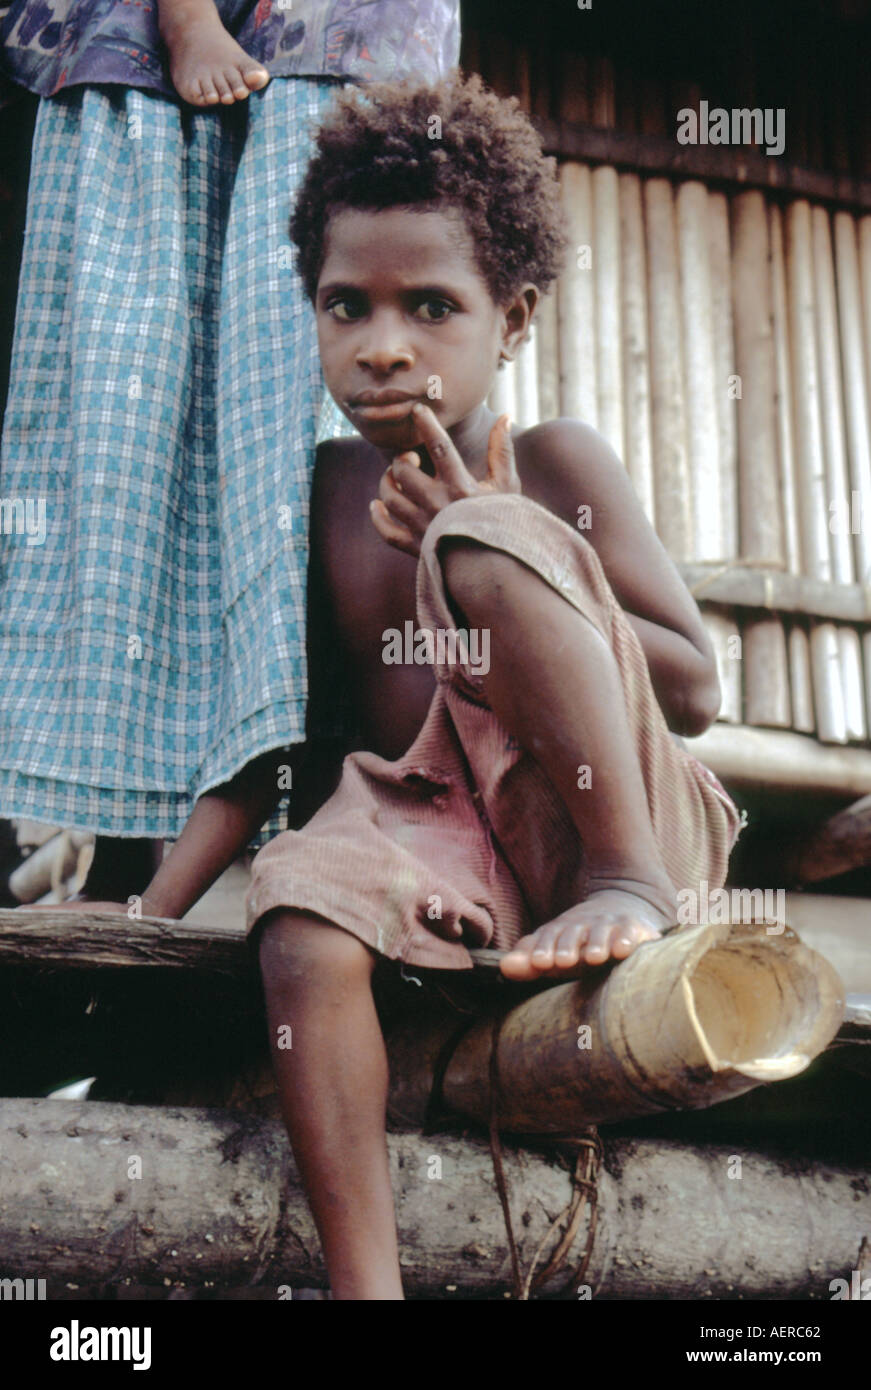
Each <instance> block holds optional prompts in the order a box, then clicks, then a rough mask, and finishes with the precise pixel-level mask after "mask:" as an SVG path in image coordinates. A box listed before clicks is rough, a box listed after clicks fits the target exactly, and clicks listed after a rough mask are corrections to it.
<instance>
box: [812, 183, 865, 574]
mask: <svg viewBox="0 0 871 1390" xmlns="http://www.w3.org/2000/svg"><path fill="white" fill-rule="evenodd" d="M811 229H812V235H813V265H814V308H815V318H816V336H817V360H818V371H819V384H820V416H821V421H822V431H823V457H824V459H825V465H826V494H827V496H826V503H827V505H826V525H827V528H828V532H829V550H830V553H831V560H832V578H833V579H834V580H835V582H836V583H838V584H851V583H852V582H853V579H854V578H855V573H854V569H853V547H852V544H851V540H850V535H849V532H848V530H847V529H846V528H845V527H843V526H838V525H832V520H833V516H834V514H835V513H834V510H833V509H834V508H840V509H842V510H843V509H845V508H846V509H847V510H849V501H850V489H849V485H848V480H847V449H846V444H845V441H844V402H843V397H842V394H841V354H840V348H839V342H838V310H837V303H836V299H835V272H834V265H833V262H832V239H831V235H830V231H829V214H828V211H827V210H826V209H825V208H821V207H815V208H814V209H813V214H812V218H811Z"/></svg>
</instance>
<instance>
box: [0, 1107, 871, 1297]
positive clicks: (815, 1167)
mask: <svg viewBox="0 0 871 1390" xmlns="http://www.w3.org/2000/svg"><path fill="white" fill-rule="evenodd" d="M0 1127H2V1133H3V1146H4V1158H5V1160H6V1162H5V1163H4V1168H3V1170H2V1174H0V1246H2V1249H3V1251H4V1261H5V1268H6V1270H14V1271H15V1272H16V1273H17V1274H20V1275H21V1276H23V1277H27V1276H28V1275H32V1276H34V1277H40V1278H47V1279H49V1280H57V1281H58V1282H59V1283H61V1284H62V1283H64V1282H75V1283H79V1284H83V1283H86V1282H88V1281H89V1280H90V1281H97V1282H101V1283H112V1282H113V1281H118V1282H119V1283H120V1282H121V1281H123V1280H129V1281H130V1282H131V1283H132V1284H142V1285H154V1284H162V1283H163V1282H164V1281H166V1280H169V1281H171V1282H173V1283H176V1282H181V1283H190V1284H192V1285H196V1286H201V1285H203V1284H204V1283H209V1284H211V1285H216V1284H217V1285H218V1286H222V1287H226V1286H228V1285H234V1284H235V1285H237V1286H241V1285H244V1286H246V1287H251V1286H252V1285H253V1286H261V1287H271V1289H272V1290H273V1292H274V1295H275V1297H276V1299H278V1298H279V1297H282V1298H286V1297H287V1296H288V1295H287V1292H286V1290H287V1288H288V1287H290V1288H292V1289H293V1288H294V1287H295V1286H297V1285H303V1286H306V1287H311V1286H312V1285H314V1284H324V1283H325V1272H324V1266H323V1260H322V1255H321V1251H320V1247H319V1242H318V1239H317V1233H316V1231H315V1227H314V1222H313V1221H312V1218H311V1215H310V1213H309V1210H308V1205H307V1203H306V1200H305V1197H304V1194H303V1191H302V1186H301V1183H300V1179H299V1176H298V1174H297V1170H296V1167H295V1164H294V1162H293V1158H292V1156H291V1152H290V1146H289V1144H288V1143H287V1140H286V1138H285V1136H284V1133H283V1131H282V1128H281V1126H280V1125H279V1124H278V1123H276V1122H275V1121H273V1120H259V1119H256V1118H255V1117H252V1116H241V1115H238V1114H234V1113H232V1112H227V1111H221V1110H205V1109H201V1108H188V1109H168V1108H166V1107H157V1106H138V1105H121V1104H109V1103H105V1102H102V1103H101V1102H96V1101H63V1100H3V1101H2V1102H0ZM733 1149H734V1145H731V1146H730V1145H725V1146H722V1147H716V1146H712V1145H705V1146H700V1145H692V1146H691V1145H687V1144H682V1143H678V1142H675V1141H673V1140H668V1139H656V1140H654V1141H652V1142H651V1141H646V1140H642V1139H619V1138H618V1139H611V1138H607V1139H606V1140H605V1141H604V1162H603V1163H602V1165H601V1167H600V1169H599V1172H598V1175H597V1177H596V1190H597V1211H598V1220H597V1223H596V1227H595V1233H594V1235H593V1239H592V1244H591V1251H590V1258H589V1262H588V1264H587V1268H586V1273H585V1276H584V1278H585V1281H586V1287H587V1294H588V1295H590V1294H591V1295H594V1296H596V1297H598V1296H600V1295H603V1296H607V1297H611V1298H629V1299H631V1298H644V1297H650V1296H651V1294H653V1295H654V1296H658V1297H660V1298H693V1297H702V1296H704V1297H708V1296H711V1297H719V1298H725V1297H728V1296H729V1293H730V1292H733V1291H734V1290H735V1289H737V1290H738V1291H739V1292H741V1293H742V1294H743V1296H744V1297H745V1298H753V1297H761V1296H766V1295H767V1296H769V1297H781V1298H785V1297H808V1296H809V1295H811V1294H813V1295H814V1296H815V1297H819V1298H828V1297H830V1290H829V1283H830V1281H831V1280H832V1279H834V1278H837V1277H840V1276H842V1274H843V1272H844V1271H845V1270H846V1271H849V1270H851V1269H852V1268H854V1267H855V1260H856V1252H857V1250H858V1248H859V1246H860V1244H861V1240H862V1234H863V1232H864V1231H866V1230H867V1229H868V1225H869V1222H871V1210H869V1205H871V1203H869V1198H868V1195H867V1191H866V1190H865V1189H866V1188H867V1183H866V1182H865V1178H864V1175H862V1174H861V1173H859V1172H858V1171H854V1170H853V1169H850V1168H848V1167H841V1166H836V1165H833V1164H830V1163H825V1162H815V1163H813V1164H812V1165H810V1166H809V1165H808V1163H807V1161H806V1160H804V1159H802V1160H801V1161H799V1162H797V1163H795V1164H792V1163H791V1162H790V1161H789V1160H787V1159H784V1158H782V1157H780V1158H771V1157H770V1156H768V1155H767V1154H765V1153H764V1152H754V1151H752V1150H750V1151H746V1150H744V1149H742V1153H741V1156H740V1157H741V1165H742V1166H741V1169H740V1170H739V1171H740V1173H741V1181H740V1182H737V1181H733V1180H732V1179H733V1177H734V1176H735V1162H734V1159H735V1155H734V1152H733ZM387 1150H388V1155H389V1163H390V1173H391V1181H392V1185H393V1190H394V1193H395V1198H396V1214H397V1227H398V1236H399V1259H400V1265H401V1267H402V1272H403V1283H404V1285H405V1288H406V1291H407V1292H408V1293H419V1294H425V1293H429V1294H430V1295H434V1296H443V1295H444V1294H445V1290H446V1286H448V1285H450V1287H451V1289H452V1290H455V1291H456V1294H457V1295H458V1296H460V1297H462V1296H464V1295H473V1294H477V1295H487V1294H491V1295H493V1296H498V1297H501V1295H502V1294H503V1293H504V1291H505V1290H506V1289H507V1288H509V1287H510V1283H511V1260H510V1255H509V1251H508V1243H507V1238H506V1234H505V1222H504V1219H503V1215H502V1211H501V1208H500V1205H499V1201H498V1198H497V1195H496V1192H495V1190H494V1181H493V1169H492V1161H491V1158H490V1154H489V1150H488V1147H487V1144H486V1142H485V1141H484V1140H481V1139H477V1138H474V1137H465V1136H464V1137H462V1138H458V1137H455V1136H453V1135H450V1134H439V1135H435V1136H432V1135H431V1136H428V1137H421V1136H420V1135H418V1134H390V1135H388V1137H387ZM133 1155H137V1156H140V1157H141V1159H142V1177H141V1179H140V1180H139V1181H136V1182H131V1181H130V1180H129V1159H130V1158H131V1156H133ZM434 1159H437V1160H438V1162H437V1163H434V1162H433V1160H434ZM503 1163H504V1171H505V1179H506V1184H507V1188H508V1194H509V1200H510V1204H511V1208H512V1210H513V1211H514V1213H515V1214H516V1215H515V1220H514V1229H515V1237H516V1240H517V1245H518V1256H519V1259H520V1264H521V1268H522V1270H523V1271H524V1272H526V1271H527V1270H528V1269H529V1267H530V1265H531V1263H532V1260H533V1257H534V1255H535V1253H536V1251H537V1249H538V1247H539V1246H540V1245H541V1244H542V1242H543V1243H544V1247H545V1249H544V1253H543V1255H542V1258H541V1261H540V1264H539V1268H541V1267H542V1266H544V1265H546V1264H547V1262H548V1259H549V1257H550V1254H551V1253H552V1251H553V1249H554V1247H555V1245H556V1242H557V1240H558V1239H559V1237H560V1235H561V1234H562V1232H563V1231H564V1230H565V1229H566V1221H563V1222H562V1223H560V1224H559V1225H558V1226H557V1228H556V1230H554V1229H553V1222H554V1220H555V1219H556V1218H557V1217H558V1216H559V1215H560V1214H561V1213H567V1211H568V1209H569V1207H570V1203H571V1201H572V1196H573V1185H572V1175H571V1169H570V1166H569V1165H568V1164H567V1163H566V1162H565V1160H564V1159H562V1158H561V1157H560V1158H557V1157H555V1156H551V1155H548V1154H546V1153H542V1152H538V1151H530V1150H520V1149H516V1148H515V1147H513V1146H512V1145H511V1144H509V1143H506V1144H505V1146H504V1156H503ZM618 1175H619V1176H618ZM473 1218H474V1221H473ZM589 1219H590V1208H589V1206H588V1207H587V1210H586V1214H585V1215H584V1216H583V1217H582V1219H581V1220H580V1223H579V1228H578V1230H577V1232H576V1234H575V1236H574V1237H573V1239H570V1241H569V1248H568V1250H567V1252H566V1258H565V1264H564V1266H563V1267H562V1268H561V1270H560V1271H559V1272H558V1273H555V1274H554V1275H552V1276H551V1277H550V1278H549V1279H548V1281H547V1282H546V1283H545V1284H544V1286H543V1288H542V1291H541V1292H542V1293H543V1294H544V1295H550V1296H552V1297H563V1298H565V1299H566V1300H568V1299H571V1300H572V1301H575V1302H576V1301H577V1299H578V1296H579V1290H578V1281H577V1280H576V1279H575V1280H572V1279H570V1275H571V1273H572V1271H574V1270H575V1269H576V1268H577V1266H578V1264H579V1263H580V1261H581V1258H582V1256H583V1253H584V1248H585V1245H586V1242H587V1237H588V1223H589ZM772 1223H774V1229H775V1233H776V1235H775V1237H772ZM549 1233H550V1238H549ZM615 1248H617V1249H623V1250H627V1251H631V1252H632V1256H633V1258H632V1260H625V1259H622V1257H621V1258H620V1259H619V1260H615V1258H614V1249H615ZM809 1250H812V1251H813V1260H812V1261H810V1262H809V1259H808V1251H809Z"/></svg>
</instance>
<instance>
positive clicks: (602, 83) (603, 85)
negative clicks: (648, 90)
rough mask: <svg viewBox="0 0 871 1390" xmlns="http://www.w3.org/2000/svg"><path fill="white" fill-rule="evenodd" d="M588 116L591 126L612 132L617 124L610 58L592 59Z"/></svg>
mask: <svg viewBox="0 0 871 1390" xmlns="http://www.w3.org/2000/svg"><path fill="white" fill-rule="evenodd" d="M591 96H592V100H591V110H590V116H591V119H592V122H593V125H596V126H602V127H604V128H605V129H607V130H613V129H614V126H615V125H616V123H617V86H616V82H615V79H614V64H613V62H612V61H611V59H610V58H605V57H602V56H601V55H597V56H596V57H595V58H594V59H593V81H592V93H591Z"/></svg>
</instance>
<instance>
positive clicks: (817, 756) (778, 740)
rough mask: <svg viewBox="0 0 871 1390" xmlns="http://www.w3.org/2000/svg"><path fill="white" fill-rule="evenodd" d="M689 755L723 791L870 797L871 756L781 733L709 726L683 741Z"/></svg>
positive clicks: (861, 750)
mask: <svg viewBox="0 0 871 1390" xmlns="http://www.w3.org/2000/svg"><path fill="white" fill-rule="evenodd" d="M686 745H687V747H688V748H689V750H690V752H691V753H692V754H693V755H694V756H695V757H697V758H699V759H700V760H701V761H702V762H703V763H706V764H707V766H708V767H710V768H711V769H712V771H714V772H715V773H716V774H717V776H718V777H719V778H720V779H721V780H722V781H724V782H726V783H727V784H728V785H730V786H732V785H734V787H736V788H738V787H765V788H767V789H769V790H771V791H775V790H776V791H782V792H785V793H788V794H789V795H792V796H795V795H797V794H798V793H799V792H805V793H808V794H811V793H813V794H818V795H825V794H828V793H831V794H833V795H835V796H839V795H843V796H845V797H847V796H865V795H866V793H868V792H871V752H868V751H867V749H865V748H856V747H851V748H840V747H838V746H836V745H835V746H828V747H827V746H824V745H822V744H820V743H817V741H816V740H815V739H811V738H807V737H806V736H805V735H804V734H796V733H792V732H789V731H787V730H785V729H751V728H746V727H735V726H730V727H729V728H726V727H725V726H723V725H722V724H713V725H712V726H711V727H710V729H706V731H705V732H704V733H703V734H702V735H701V736H700V737H699V738H690V739H687V740H686Z"/></svg>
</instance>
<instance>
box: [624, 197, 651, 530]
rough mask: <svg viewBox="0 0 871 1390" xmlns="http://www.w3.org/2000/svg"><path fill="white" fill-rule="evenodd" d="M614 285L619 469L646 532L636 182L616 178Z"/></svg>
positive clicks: (642, 256)
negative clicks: (617, 283)
mask: <svg viewBox="0 0 871 1390" xmlns="http://www.w3.org/2000/svg"><path fill="white" fill-rule="evenodd" d="M620 251H621V262H620V280H621V286H622V290H623V302H622V317H621V330H622V347H623V354H622V355H623V431H624V439H625V449H626V453H625V463H626V467H627V469H628V472H629V476H630V478H631V479H632V483H633V486H634V488H635V491H636V493H637V494H638V497H639V500H640V502H641V505H642V507H643V508H644V511H645V513H646V515H647V519H648V521H649V522H650V524H651V526H654V527H655V526H656V508H655V504H654V478H653V453H652V445H651V419H650V357H649V352H648V333H647V254H646V250H645V246H644V211H643V208H642V202H641V180H640V178H639V177H638V175H637V174H621V175H620Z"/></svg>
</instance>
